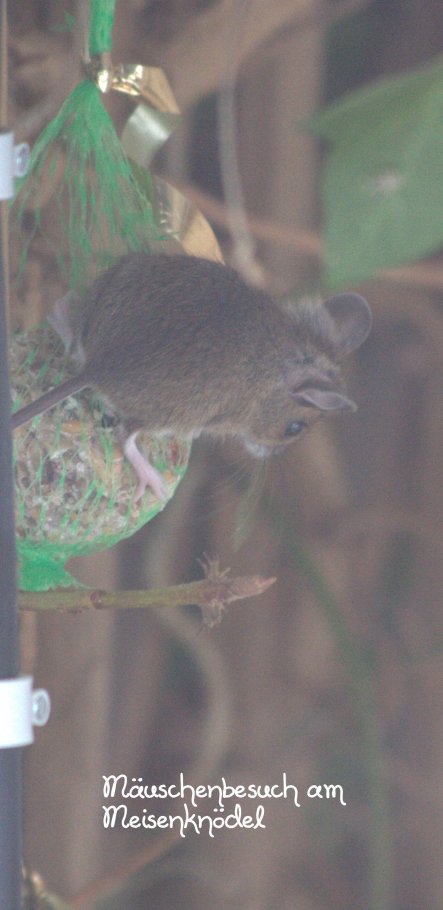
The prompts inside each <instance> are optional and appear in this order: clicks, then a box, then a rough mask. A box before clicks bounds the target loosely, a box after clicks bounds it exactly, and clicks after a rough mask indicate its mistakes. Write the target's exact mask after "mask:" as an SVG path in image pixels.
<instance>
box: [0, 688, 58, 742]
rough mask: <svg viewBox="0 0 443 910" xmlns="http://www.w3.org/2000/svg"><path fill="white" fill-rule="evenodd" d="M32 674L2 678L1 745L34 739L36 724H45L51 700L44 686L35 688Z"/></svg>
mask: <svg viewBox="0 0 443 910" xmlns="http://www.w3.org/2000/svg"><path fill="white" fill-rule="evenodd" d="M32 682H33V679H32V676H17V678H16V679H2V680H0V749H10V748H15V747H17V746H28V745H29V744H30V743H32V742H34V731H33V727H42V726H43V725H44V724H46V722H47V720H48V718H49V715H50V712H51V700H50V698H49V695H48V693H47V692H46V690H45V689H34V691H33V690H32Z"/></svg>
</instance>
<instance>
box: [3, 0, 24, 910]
mask: <svg viewBox="0 0 443 910" xmlns="http://www.w3.org/2000/svg"><path fill="white" fill-rule="evenodd" d="M0 73H1V79H0V82H1V85H0V116H1V123H0V126H1V127H2V128H3V129H5V127H6V123H5V119H6V116H7V115H6V98H7V95H6V93H7V85H6V0H0ZM6 198H7V197H5V195H4V194H3V193H2V195H1V199H2V200H5V199H6ZM0 205H1V206H2V207H4V214H5V217H4V218H3V213H2V217H1V218H0V680H5V679H14V678H16V677H17V676H18V673H19V662H20V657H19V638H18V618H17V604H16V555H15V522H14V480H13V466H12V438H11V427H10V413H11V396H10V391H9V374H8V332H7V314H6V293H5V291H6V282H5V262H4V259H3V252H4V250H3V248H4V246H6V242H5V243H4V232H3V225H4V224H5V222H6V218H7V210H6V206H7V205H8V202H7V201H2V202H1V203H0ZM5 240H6V238H5ZM4 720H5V719H4V718H3V721H4ZM1 723H2V718H1V717H0V724H1ZM21 857H22V772H21V748H6V749H2V748H0V908H2V910H20V907H21V894H20V891H21Z"/></svg>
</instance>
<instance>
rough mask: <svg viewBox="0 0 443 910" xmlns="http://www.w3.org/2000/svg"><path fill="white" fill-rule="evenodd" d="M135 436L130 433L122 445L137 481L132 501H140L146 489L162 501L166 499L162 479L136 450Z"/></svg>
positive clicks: (138, 450) (135, 434)
mask: <svg viewBox="0 0 443 910" xmlns="http://www.w3.org/2000/svg"><path fill="white" fill-rule="evenodd" d="M136 436H137V433H131V435H130V436H128V437H127V439H126V440H125V442H124V444H123V451H124V453H125V455H126V458H127V459H128V461H129V462H130V463H131V464H132V467H133V468H134V471H135V473H136V474H137V477H138V480H139V483H138V487H137V490H136V492H135V497H134V499H135V501H137V500H138V499H141V497H142V496H143V494H144V492H145V490H146V488H147V487H149V488H150V489H151V490H152V492H153V493H154V496H156V498H157V499H161V500H164V499H166V487H165V484H164V481H163V477H162V475H161V474H160V472H159V471H157V469H156V468H154V467H153V465H152V464H151V463H150V462H149V461H148V459H147V458H146V457H145V456H144V455H142V453H141V452H140V449H138V447H137V443H136V441H135V440H136Z"/></svg>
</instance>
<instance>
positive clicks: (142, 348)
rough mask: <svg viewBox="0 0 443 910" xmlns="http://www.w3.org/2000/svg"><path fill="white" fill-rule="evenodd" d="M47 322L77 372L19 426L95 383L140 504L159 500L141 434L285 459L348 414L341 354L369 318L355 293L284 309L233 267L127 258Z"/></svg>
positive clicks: (172, 257) (157, 256) (191, 259)
mask: <svg viewBox="0 0 443 910" xmlns="http://www.w3.org/2000/svg"><path fill="white" fill-rule="evenodd" d="M49 319H50V322H51V323H52V325H53V327H54V328H55V329H56V331H57V332H58V334H59V335H60V337H61V339H62V341H63V343H64V346H65V350H66V353H67V355H69V357H71V358H73V361H74V363H75V365H76V369H77V373H76V375H75V376H74V377H73V378H70V379H67V380H66V381H65V382H62V383H61V384H60V385H58V386H56V387H55V388H53V389H51V390H50V391H49V392H47V393H45V394H44V395H42V396H41V397H40V398H38V399H36V400H35V401H34V402H32V403H31V404H29V405H27V406H26V407H23V408H22V409H21V410H19V411H17V412H16V413H15V414H13V415H12V428H13V429H15V428H16V427H18V426H21V425H22V424H23V423H25V422H27V421H28V420H30V419H31V418H33V417H35V416H36V415H38V414H41V413H43V412H44V411H46V410H47V409H49V408H51V407H53V406H54V405H56V404H58V403H59V402H61V401H62V400H64V399H65V398H67V397H69V396H70V395H74V394H76V393H77V392H80V391H81V390H82V389H84V388H87V387H91V388H92V389H94V390H95V391H97V392H98V393H99V394H100V396H101V397H102V398H103V400H104V402H105V404H106V405H109V406H110V407H111V408H112V411H113V413H115V415H116V417H117V419H118V422H119V426H120V428H121V441H122V445H123V450H124V453H125V455H126V457H127V458H128V459H129V461H130V462H131V464H132V465H133V467H134V469H135V471H136V474H137V477H138V481H139V482H138V487H137V491H136V498H137V499H138V498H140V497H141V496H142V495H143V493H144V491H145V490H146V488H147V487H149V488H151V489H152V491H153V492H154V494H155V495H156V496H157V497H158V498H160V499H162V498H164V497H165V489H164V484H163V480H162V477H161V475H160V473H159V472H158V471H157V470H156V469H155V468H154V467H153V465H151V464H150V462H149V461H148V459H147V458H146V457H145V456H144V455H143V454H142V452H141V451H140V450H139V448H138V447H137V434H138V432H139V431H140V430H146V431H148V432H150V433H152V434H159V435H165V434H170V435H174V436H178V437H181V438H188V439H191V438H195V437H197V436H199V435H200V434H201V433H204V434H209V435H211V436H215V437H224V436H234V437H237V438H238V439H239V440H240V441H241V443H242V444H243V445H244V447H245V448H246V449H247V450H248V452H249V453H250V454H251V455H252V456H254V457H256V458H265V457H267V456H269V455H272V454H275V453H278V452H281V451H282V450H283V449H285V448H286V446H287V445H289V444H290V443H292V442H293V441H294V440H295V439H296V438H299V437H300V436H302V435H303V434H304V433H305V432H306V431H307V430H308V429H309V428H310V427H311V426H312V425H313V424H314V423H315V422H316V421H317V420H318V419H320V418H322V417H324V416H326V415H331V414H334V413H338V412H345V411H354V410H356V405H355V403H354V401H352V399H350V398H349V397H348V396H347V394H346V390H345V386H344V381H343V377H342V375H341V370H340V361H341V358H342V357H343V356H345V355H347V354H349V353H351V352H352V351H354V350H355V349H356V348H358V347H359V346H360V345H361V344H362V343H363V342H364V341H365V339H366V338H367V336H368V333H369V331H370V329H371V324H372V316H371V310H370V308H369V305H368V303H367V302H366V300H365V299H364V298H363V297H361V296H360V295H359V294H355V293H342V294H338V295H336V296H334V297H331V298H330V299H328V300H326V301H325V302H321V301H318V300H317V301H313V300H305V301H303V302H301V303H299V304H294V305H293V306H290V307H288V306H287V305H282V304H280V303H279V302H277V301H276V300H274V299H273V298H272V297H271V296H270V295H269V294H268V293H267V292H265V291H264V290H259V289H257V288H256V287H252V286H249V285H248V284H246V283H245V281H244V280H243V279H242V278H241V277H240V276H239V274H238V273H237V272H236V271H235V270H234V269H233V268H231V267H230V266H228V265H224V264H223V263H220V262H216V261H212V260H208V259H203V258H200V257H198V256H190V255H182V254H169V253H156V252H150V251H146V252H144V251H142V252H135V253H128V254H126V255H124V256H122V257H121V258H119V259H118V260H116V261H115V262H114V263H113V264H112V265H111V267H110V268H108V269H106V270H105V271H104V272H102V273H101V274H100V275H99V276H98V277H97V278H96V279H95V281H94V282H93V283H92V284H91V285H90V286H89V287H88V289H87V290H86V291H85V292H84V293H83V294H81V295H80V296H79V295H77V294H76V293H75V292H73V291H69V292H68V293H67V294H66V295H65V296H64V297H63V298H62V299H61V300H58V301H57V302H56V304H55V305H54V309H53V313H52V315H51V316H50V317H49Z"/></svg>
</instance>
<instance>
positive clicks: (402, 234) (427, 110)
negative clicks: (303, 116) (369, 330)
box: [305, 57, 443, 288]
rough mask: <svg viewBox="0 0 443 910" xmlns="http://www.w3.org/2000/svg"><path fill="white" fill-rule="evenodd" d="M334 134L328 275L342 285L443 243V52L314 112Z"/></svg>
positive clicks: (325, 190)
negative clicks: (425, 64)
mask: <svg viewBox="0 0 443 910" xmlns="http://www.w3.org/2000/svg"><path fill="white" fill-rule="evenodd" d="M305 125H306V126H307V128H308V129H309V130H310V131H312V132H314V133H316V134H318V135H319V136H322V137H324V138H325V139H327V140H329V142H330V143H331V148H330V150H329V153H328V157H327V161H326V165H325V169H324V175H323V185H322V196H323V204H324V212H325V221H326V230H325V233H326V252H325V272H326V274H325V279H326V282H325V283H326V284H327V286H328V287H332V288H334V287H342V286H347V285H349V284H353V283H358V282H360V281H362V280H364V279H367V278H370V277H371V276H372V275H373V274H374V273H376V272H378V271H379V270H380V269H384V268H389V267H391V266H394V265H398V264H399V263H402V262H406V261H408V262H411V261H415V260H417V259H419V258H420V257H422V256H426V255H428V254H430V253H432V252H434V251H435V250H437V249H439V247H441V245H442V244H443V57H438V58H437V60H436V61H434V62H433V64H432V65H431V66H428V67H426V68H425V69H422V70H420V71H416V72H414V73H409V74H408V75H406V76H402V77H395V78H390V79H386V80H383V81H381V82H378V83H375V84H373V85H371V86H369V88H365V89H361V90H359V91H356V92H353V93H352V94H350V95H348V96H347V97H345V98H344V99H343V100H340V101H338V102H335V103H334V104H332V105H331V106H330V107H329V108H327V109H326V110H325V111H323V112H321V113H320V114H318V115H316V116H315V117H313V118H311V119H310V120H309V121H308V122H307V124H305Z"/></svg>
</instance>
